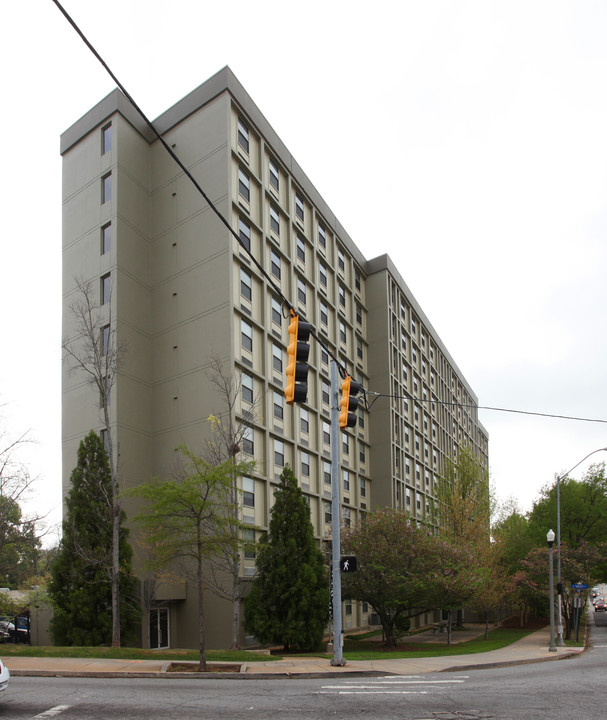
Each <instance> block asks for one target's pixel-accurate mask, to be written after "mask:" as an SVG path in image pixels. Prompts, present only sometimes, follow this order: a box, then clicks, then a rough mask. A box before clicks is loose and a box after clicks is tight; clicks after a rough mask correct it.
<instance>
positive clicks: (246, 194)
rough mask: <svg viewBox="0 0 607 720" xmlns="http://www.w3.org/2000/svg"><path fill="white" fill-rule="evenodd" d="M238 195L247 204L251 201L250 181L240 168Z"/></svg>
mask: <svg viewBox="0 0 607 720" xmlns="http://www.w3.org/2000/svg"><path fill="white" fill-rule="evenodd" d="M238 194H239V195H241V196H242V197H243V198H244V199H245V200H246V201H247V202H249V201H250V200H251V181H250V180H249V176H248V175H247V174H246V172H245V171H244V170H243V169H242V168H238Z"/></svg>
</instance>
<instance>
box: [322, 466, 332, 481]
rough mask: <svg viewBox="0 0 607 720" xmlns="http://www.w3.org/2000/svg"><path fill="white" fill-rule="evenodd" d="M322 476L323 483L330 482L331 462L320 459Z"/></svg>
mask: <svg viewBox="0 0 607 720" xmlns="http://www.w3.org/2000/svg"><path fill="white" fill-rule="evenodd" d="M322 476H323V481H324V483H325V485H330V484H331V463H330V462H327V461H326V460H323V461H322Z"/></svg>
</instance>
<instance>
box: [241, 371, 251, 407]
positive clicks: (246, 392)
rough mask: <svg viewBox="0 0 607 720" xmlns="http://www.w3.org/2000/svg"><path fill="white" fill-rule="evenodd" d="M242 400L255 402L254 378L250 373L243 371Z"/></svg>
mask: <svg viewBox="0 0 607 720" xmlns="http://www.w3.org/2000/svg"><path fill="white" fill-rule="evenodd" d="M242 400H243V402H246V403H249V404H252V402H253V378H252V377H251V376H250V375H249V374H248V373H244V372H243V373H242Z"/></svg>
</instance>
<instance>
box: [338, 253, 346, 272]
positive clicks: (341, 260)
mask: <svg viewBox="0 0 607 720" xmlns="http://www.w3.org/2000/svg"><path fill="white" fill-rule="evenodd" d="M337 267H338V268H339V269H340V270H341V271H342V272H343V271H344V270H345V269H346V259H345V257H344V253H343V250H341V248H337Z"/></svg>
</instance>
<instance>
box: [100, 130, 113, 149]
mask: <svg viewBox="0 0 607 720" xmlns="http://www.w3.org/2000/svg"><path fill="white" fill-rule="evenodd" d="M111 149H112V123H108V124H107V125H105V126H104V127H103V128H101V154H102V155H105V153H108V152H109V151H110V150H111Z"/></svg>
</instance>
